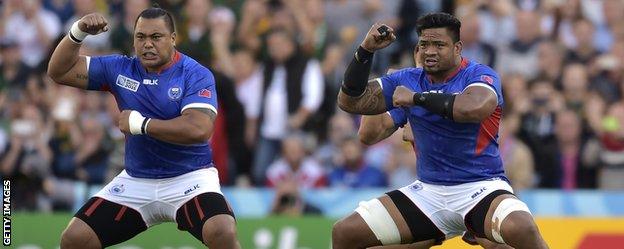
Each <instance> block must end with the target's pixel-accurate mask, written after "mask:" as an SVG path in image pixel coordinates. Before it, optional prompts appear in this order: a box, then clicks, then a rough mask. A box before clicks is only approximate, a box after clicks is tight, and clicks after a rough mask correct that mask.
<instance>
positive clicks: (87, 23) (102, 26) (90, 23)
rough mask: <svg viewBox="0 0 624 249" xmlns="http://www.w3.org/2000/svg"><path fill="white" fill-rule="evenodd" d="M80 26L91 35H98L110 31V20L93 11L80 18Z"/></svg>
mask: <svg viewBox="0 0 624 249" xmlns="http://www.w3.org/2000/svg"><path fill="white" fill-rule="evenodd" d="M78 28H80V30H81V31H82V32H85V33H89V34H90V35H97V34H99V33H102V32H106V31H108V21H106V18H104V16H103V15H102V14H100V13H91V14H88V15H86V16H83V17H82V18H80V20H78Z"/></svg>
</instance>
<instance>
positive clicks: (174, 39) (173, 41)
mask: <svg viewBox="0 0 624 249" xmlns="http://www.w3.org/2000/svg"><path fill="white" fill-rule="evenodd" d="M176 37H177V34H176V32H173V33H171V43H172V45H173V46H175V45H176Z"/></svg>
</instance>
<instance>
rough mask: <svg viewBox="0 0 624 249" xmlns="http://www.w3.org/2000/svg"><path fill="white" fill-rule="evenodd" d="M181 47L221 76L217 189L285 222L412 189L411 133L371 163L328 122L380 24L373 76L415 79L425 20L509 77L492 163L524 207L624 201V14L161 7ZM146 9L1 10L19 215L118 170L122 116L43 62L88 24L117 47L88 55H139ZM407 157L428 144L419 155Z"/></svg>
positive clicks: (349, 129)
mask: <svg viewBox="0 0 624 249" xmlns="http://www.w3.org/2000/svg"><path fill="white" fill-rule="evenodd" d="M155 2H158V4H159V6H160V7H162V8H165V9H167V10H169V11H171V12H172V13H173V15H174V17H175V18H176V19H177V20H176V28H177V39H176V44H177V45H176V46H177V48H178V50H180V51H181V52H183V53H185V54H187V55H189V56H191V57H193V58H194V59H196V60H197V61H199V62H200V63H202V64H203V65H205V66H207V67H208V68H210V69H211V70H212V72H213V73H214V74H215V79H216V82H217V92H218V98H219V116H218V118H217V120H216V127H215V133H214V135H213V137H212V139H211V143H212V145H213V149H214V158H215V164H216V166H217V168H218V169H219V174H220V177H221V182H222V185H223V186H238V187H275V188H276V190H277V191H276V192H277V193H278V197H277V198H276V201H275V207H274V211H275V212H286V213H288V212H294V213H297V212H312V213H314V212H317V211H318V210H315V208H314V207H310V206H309V205H306V204H305V203H302V201H301V200H300V197H299V192H298V191H299V190H301V189H308V188H322V187H343V188H363V187H387V188H397V187H401V186H404V185H407V184H409V183H411V182H412V181H414V180H415V179H416V177H417V175H416V158H415V155H414V151H413V148H412V146H411V144H410V143H409V142H405V141H403V140H402V136H401V135H402V132H401V130H399V131H398V132H396V134H395V135H393V136H392V137H390V138H389V139H386V140H385V141H383V142H381V143H379V144H375V145H372V146H365V145H363V144H362V143H361V142H360V141H359V139H358V137H357V127H358V122H359V120H360V117H358V116H355V115H350V114H347V113H344V112H342V111H340V110H338V109H337V107H336V103H335V102H336V95H337V93H338V90H339V86H340V83H341V80H342V76H343V73H344V70H345V68H346V65H347V64H348V62H349V61H350V60H351V58H352V56H353V51H354V50H355V48H357V46H358V45H359V43H360V41H361V40H362V39H363V37H364V36H365V34H366V32H367V31H368V29H369V28H370V26H371V25H372V24H373V23H374V22H383V23H386V24H388V25H389V26H391V27H393V28H394V29H395V30H396V32H397V37H398V39H397V41H396V42H395V43H393V44H392V45H391V46H390V47H388V48H386V49H384V50H382V51H378V52H377V53H376V55H375V58H374V62H373V63H374V65H373V70H372V71H373V74H375V75H383V74H385V73H386V72H387V70H388V69H397V68H402V67H411V66H413V64H414V63H413V57H412V55H413V48H414V45H415V44H416V41H417V35H416V33H415V30H414V27H415V24H416V20H417V18H418V17H419V16H421V15H422V14H424V13H428V12H432V11H444V12H448V13H453V14H455V15H456V16H457V17H458V18H459V19H460V20H461V21H462V30H461V39H462V40H463V44H464V45H463V55H464V57H466V58H469V59H471V60H476V61H478V62H480V63H482V64H486V65H489V66H491V67H493V68H494V69H496V70H497V72H498V73H499V74H500V76H501V79H502V84H503V93H504V98H505V106H504V115H503V119H502V120H501V124H500V137H499V141H498V142H499V145H500V151H501V156H502V158H503V160H504V164H505V168H506V172H507V174H508V176H509V178H510V179H511V181H512V185H513V187H514V188H515V189H516V190H523V189H527V188H553V189H564V190H572V189H578V188H588V189H624V180H623V179H624V97H623V96H624V1H621V0H602V1H597V0H515V1H513V0H475V1H469V0H457V1H447V0H212V1H211V0H165V1H155ZM152 4H153V3H152V2H150V1H148V0H127V1H122V0H109V1H104V0H5V1H2V5H1V7H0V8H1V10H0V158H1V160H0V175H1V176H2V178H3V179H11V180H13V189H14V190H15V193H18V194H16V195H14V196H13V203H14V208H17V209H26V210H40V211H50V210H71V209H75V208H76V207H77V206H76V205H78V206H79V205H81V204H82V200H85V198H87V196H85V195H87V194H86V193H88V192H89V189H91V188H99V187H101V186H102V184H105V183H106V182H107V181H109V180H110V179H111V178H112V177H114V176H115V175H116V174H117V173H119V172H120V171H121V170H123V165H124V163H123V154H124V147H123V146H124V135H123V134H122V133H121V132H120V131H119V130H118V129H117V127H116V126H115V121H116V116H117V115H118V113H119V110H118V109H117V106H116V103H115V100H114V98H113V97H112V96H111V95H110V94H109V93H105V92H87V91H82V90H77V89H73V88H69V87H64V86H61V85H58V84H55V83H54V82H52V81H51V80H50V78H49V77H47V76H46V73H45V72H46V67H47V61H48V58H49V56H50V54H51V51H52V50H53V49H54V47H55V46H56V44H57V43H58V41H59V40H60V39H61V38H62V37H63V36H64V35H65V34H66V32H67V30H68V29H69V27H70V26H71V24H72V23H73V22H74V21H76V20H78V19H79V18H80V17H81V16H83V15H85V14H88V13H92V12H100V13H103V14H105V15H106V16H107V18H108V21H109V25H110V27H111V28H110V31H109V32H106V33H103V34H100V35H97V36H89V37H88V38H87V39H86V40H85V41H84V43H83V46H82V48H81V49H82V53H83V54H85V55H92V56H96V55H102V54H110V53H121V54H126V55H128V56H132V55H133V48H132V30H133V26H134V22H135V19H136V17H137V15H138V14H139V13H140V12H141V11H142V10H143V9H145V8H147V7H150V6H152ZM415 139H418V138H417V137H416V138H415Z"/></svg>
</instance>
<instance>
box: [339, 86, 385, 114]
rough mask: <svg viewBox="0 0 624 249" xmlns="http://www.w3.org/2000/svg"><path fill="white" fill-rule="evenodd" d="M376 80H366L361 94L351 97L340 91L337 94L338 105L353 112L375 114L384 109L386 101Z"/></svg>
mask: <svg viewBox="0 0 624 249" xmlns="http://www.w3.org/2000/svg"><path fill="white" fill-rule="evenodd" d="M381 90H382V89H381V86H380V85H379V82H377V80H371V81H369V82H368V85H367V86H366V89H365V90H364V93H363V94H362V96H358V97H351V96H349V95H346V94H344V93H343V92H342V91H340V93H339V94H338V106H339V107H340V109H342V110H343V111H346V112H348V113H353V114H364V115H375V114H380V113H383V112H385V111H386V103H385V101H384V96H383V94H382V92H381Z"/></svg>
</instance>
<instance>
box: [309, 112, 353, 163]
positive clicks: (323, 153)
mask: <svg viewBox="0 0 624 249" xmlns="http://www.w3.org/2000/svg"><path fill="white" fill-rule="evenodd" d="M355 134H356V130H355V124H354V121H353V117H351V115H349V114H347V113H345V112H336V114H334V116H332V118H331V119H330V120H329V131H328V138H327V141H325V143H323V144H321V146H319V147H318V149H317V150H316V153H315V155H314V157H315V158H316V159H317V160H318V162H319V163H321V165H323V166H324V167H325V168H327V169H331V168H333V167H336V166H337V164H338V162H337V160H338V157H339V155H340V153H337V152H338V151H339V150H340V143H341V142H342V141H344V140H345V139H346V138H347V137H350V136H353V135H355Z"/></svg>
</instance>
